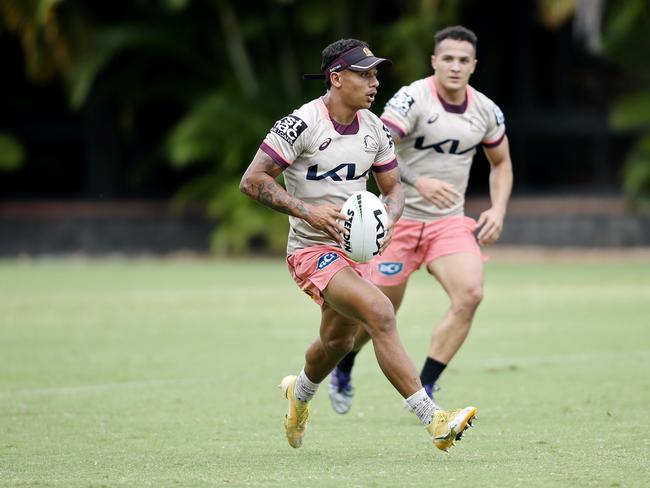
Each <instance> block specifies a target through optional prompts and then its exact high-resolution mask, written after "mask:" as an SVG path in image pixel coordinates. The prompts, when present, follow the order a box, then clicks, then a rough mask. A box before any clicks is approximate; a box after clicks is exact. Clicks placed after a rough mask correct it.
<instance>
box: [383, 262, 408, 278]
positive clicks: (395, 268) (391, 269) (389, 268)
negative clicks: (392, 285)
mask: <svg viewBox="0 0 650 488" xmlns="http://www.w3.org/2000/svg"><path fill="white" fill-rule="evenodd" d="M403 267H404V265H403V264H402V263H379V272H380V273H381V274H383V275H386V276H392V275H396V274H397V273H399V272H400V271H402V268H403Z"/></svg>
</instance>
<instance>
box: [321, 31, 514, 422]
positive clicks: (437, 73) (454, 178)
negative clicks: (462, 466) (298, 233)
mask: <svg viewBox="0 0 650 488" xmlns="http://www.w3.org/2000/svg"><path fill="white" fill-rule="evenodd" d="M476 43H477V38H476V35H475V34H474V33H473V32H472V31H470V30H469V29H466V28H465V27H462V26H454V27H448V28H446V29H443V30H441V31H439V32H438V33H436V35H435V50H434V53H433V55H432V57H431V66H432V67H433V70H434V74H433V75H432V76H429V77H427V78H424V79H421V80H417V81H415V82H413V83H411V84H410V85H408V86H405V87H402V88H401V89H400V90H399V91H398V92H397V93H396V94H395V95H394V96H393V98H391V99H390V100H389V102H388V103H387V104H386V107H385V109H384V113H383V114H382V116H381V119H382V121H383V122H384V124H385V125H386V126H388V128H389V129H390V130H391V132H392V134H393V138H394V140H395V143H396V152H397V157H398V160H399V162H400V167H399V171H400V176H401V180H402V182H403V183H405V185H404V189H405V194H406V203H405V207H404V214H403V217H402V218H401V220H400V221H399V222H397V223H396V225H395V227H394V235H393V238H392V243H391V244H390V246H388V248H387V249H386V251H385V252H384V253H383V254H382V255H380V256H377V257H376V258H375V259H373V260H372V261H371V263H370V266H371V280H372V281H373V283H375V284H376V285H377V286H378V287H379V288H380V289H381V290H382V291H383V292H384V293H385V294H386V295H387V296H388V297H389V298H390V300H391V302H392V303H393V305H394V307H395V310H398V309H399V306H400V304H401V303H402V298H403V297H404V292H405V291H406V285H407V282H408V278H409V276H410V275H411V273H413V272H414V271H416V270H417V269H419V268H420V266H422V265H423V264H424V265H425V266H426V269H427V271H428V272H429V273H430V274H431V275H433V276H435V278H436V279H437V280H438V281H439V282H440V284H441V285H442V287H443V289H444V290H445V292H446V293H447V295H448V296H449V299H450V302H451V303H450V307H449V309H448V310H447V312H446V313H445V315H444V316H443V317H442V319H441V320H440V321H439V322H438V324H437V326H436V327H435V328H434V330H433V335H432V336H431V345H430V349H429V352H428V356H427V358H426V360H425V362H424V365H423V367H422V371H421V373H420V381H421V382H422V384H423V385H424V388H425V390H426V392H427V394H428V396H429V397H430V398H433V391H434V390H435V389H436V382H437V380H438V378H439V377H440V375H441V373H442V372H443V371H444V369H445V367H446V366H447V364H448V363H449V361H450V360H451V359H452V358H453V357H454V355H455V354H456V352H457V351H458V349H459V348H460V347H461V345H462V344H463V341H464V340H465V338H466V337H467V334H468V332H469V329H470V326H471V324H472V320H473V318H474V313H475V311H476V309H477V307H478V305H479V304H480V303H481V300H482V299H483V255H482V253H481V250H480V247H479V244H480V245H489V244H492V243H494V242H496V240H497V239H498V238H499V236H500V235H501V230H502V228H503V220H504V217H505V214H506V206H507V203H508V200H509V198H510V192H511V190H512V163H511V160H510V150H509V146H508V139H507V137H506V135H505V125H504V117H503V113H502V112H501V110H500V109H499V107H497V106H496V105H495V104H494V102H492V100H490V99H489V98H487V97H486V96H485V95H483V94H482V93H480V92H478V91H477V90H475V89H474V88H472V87H471V86H469V84H468V83H469V78H470V76H471V75H472V73H473V72H474V68H475V67H476ZM479 145H480V146H482V147H483V150H484V152H485V154H486V156H487V158H488V160H489V161H490V164H491V171H490V185H489V186H490V199H491V203H492V206H491V207H490V208H489V209H487V210H485V211H484V212H483V213H481V215H480V216H479V218H478V222H477V221H475V220H473V219H471V218H469V217H466V216H465V215H464V204H465V191H466V188H467V183H468V179H469V172H470V167H471V165H472V160H473V157H474V154H475V153H476V147H478V146H479ZM477 240H478V243H477ZM367 341H368V334H367V333H366V331H365V330H359V332H358V333H357V337H356V341H355V347H354V349H353V351H352V352H350V353H349V354H348V355H347V356H346V357H345V358H344V359H343V360H342V361H341V362H340V363H339V364H338V366H337V367H336V369H335V370H334V371H333V373H332V375H331V376H330V382H329V396H330V401H331V403H332V407H333V408H334V410H335V411H336V412H338V413H346V412H347V411H348V410H349V409H350V407H351V405H352V397H353V394H354V389H353V387H352V383H351V371H352V367H353V365H354V359H355V356H356V354H357V353H358V351H359V350H360V349H361V347H363V345H364V344H365V343H366V342H367Z"/></svg>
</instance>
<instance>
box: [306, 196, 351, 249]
mask: <svg viewBox="0 0 650 488" xmlns="http://www.w3.org/2000/svg"><path fill="white" fill-rule="evenodd" d="M305 220H306V221H307V222H308V223H309V225H311V226H312V227H313V228H314V229H318V230H322V231H323V232H326V233H327V234H328V235H329V236H330V237H332V238H333V239H335V240H336V242H338V243H339V244H341V245H343V231H344V230H345V229H344V227H343V222H345V221H346V220H348V216H347V215H344V214H342V213H341V208H340V207H337V206H336V205H332V204H327V205H318V206H310V207H309V214H308V216H307V218H305Z"/></svg>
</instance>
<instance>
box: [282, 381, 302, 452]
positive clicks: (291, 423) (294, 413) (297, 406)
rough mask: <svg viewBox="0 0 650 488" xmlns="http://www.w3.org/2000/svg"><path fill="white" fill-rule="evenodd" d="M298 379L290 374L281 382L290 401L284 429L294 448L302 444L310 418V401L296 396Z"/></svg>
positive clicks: (285, 395) (283, 392)
mask: <svg viewBox="0 0 650 488" xmlns="http://www.w3.org/2000/svg"><path fill="white" fill-rule="evenodd" d="M297 379H298V377H297V376H295V375H289V376H285V377H284V378H283V379H282V381H281V382H280V389H281V390H282V394H283V395H284V397H285V398H286V399H287V400H288V401H289V411H288V412H287V415H286V416H285V417H284V431H285V433H286V435H287V440H288V441H289V445H290V446H291V447H294V448H298V447H300V446H302V438H303V437H304V435H305V429H306V428H307V419H308V418H309V403H308V402H301V401H300V400H298V399H296V396H295V389H296V380H297Z"/></svg>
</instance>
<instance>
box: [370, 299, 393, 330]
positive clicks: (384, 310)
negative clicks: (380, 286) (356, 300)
mask: <svg viewBox="0 0 650 488" xmlns="http://www.w3.org/2000/svg"><path fill="white" fill-rule="evenodd" d="M368 308H369V310H368V311H367V313H366V324H367V325H368V332H369V334H370V335H371V336H372V335H375V334H380V333H383V332H388V331H390V330H392V329H394V328H395V309H394V308H393V304H392V303H391V302H390V300H388V298H386V297H382V298H381V299H378V300H374V301H373V302H372V303H371V304H370V306H369V307H368Z"/></svg>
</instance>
